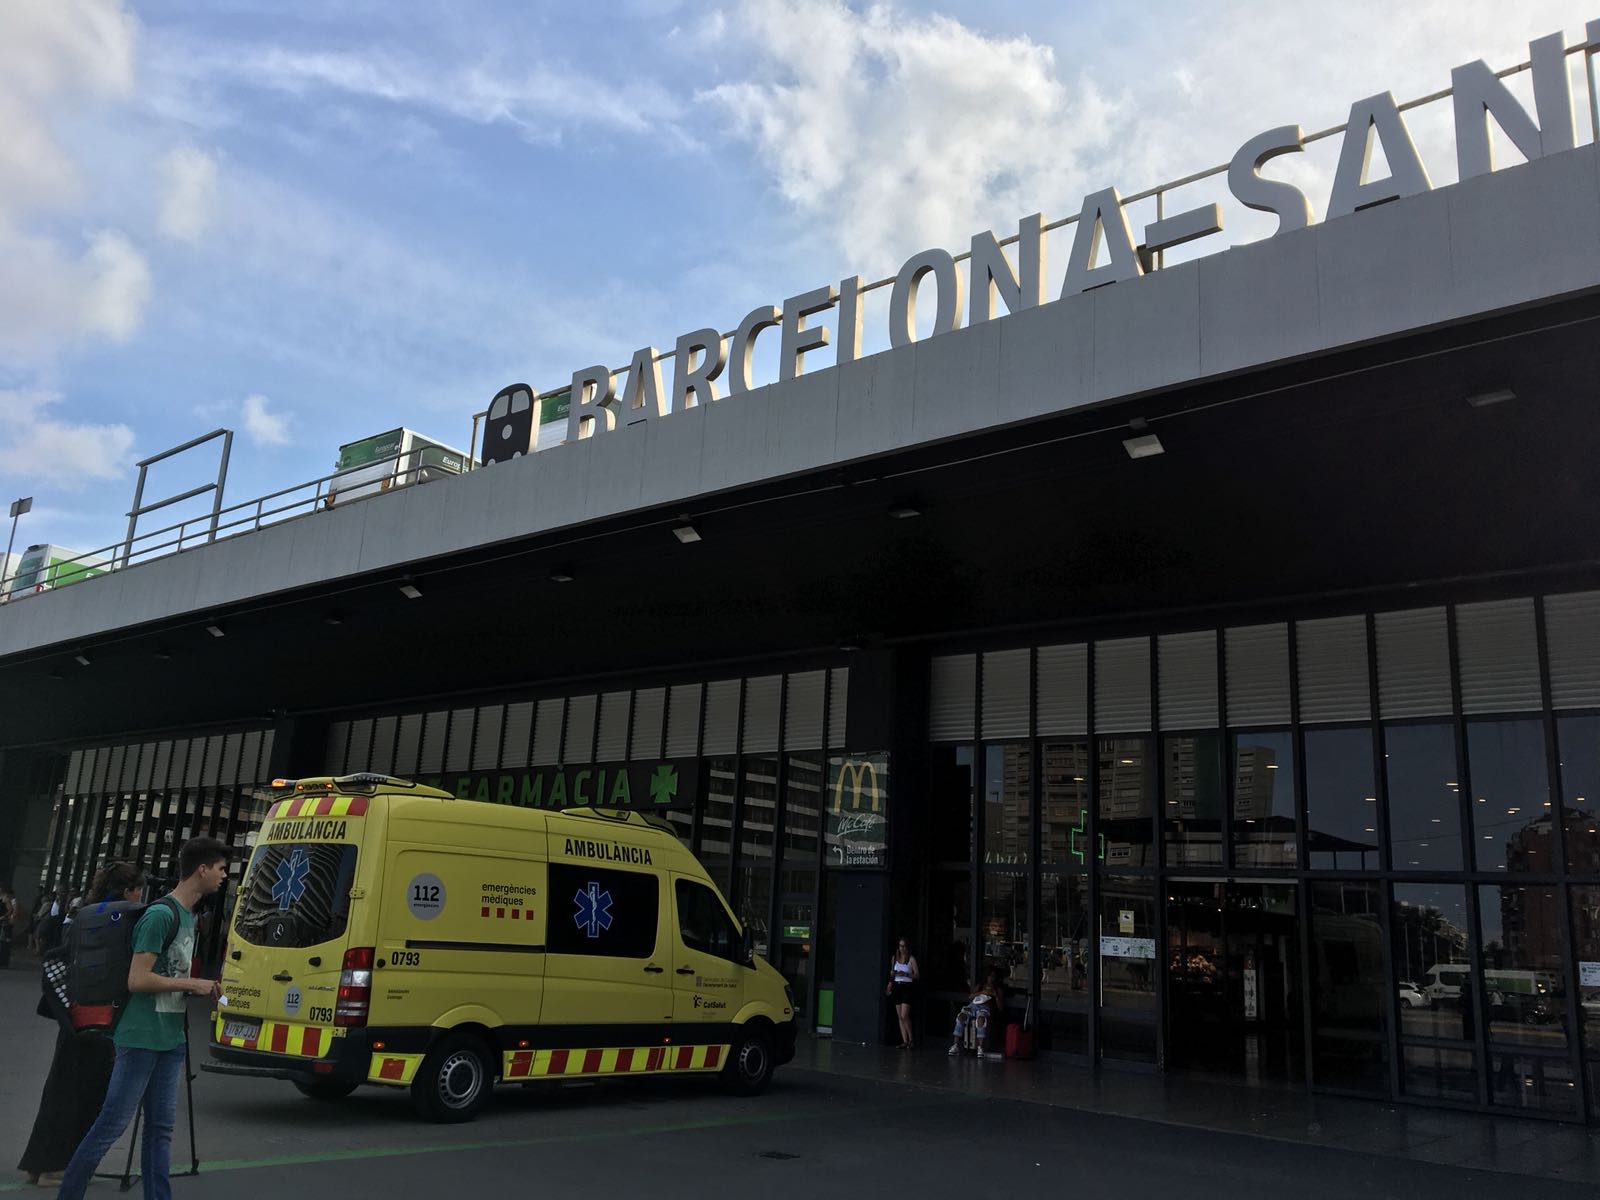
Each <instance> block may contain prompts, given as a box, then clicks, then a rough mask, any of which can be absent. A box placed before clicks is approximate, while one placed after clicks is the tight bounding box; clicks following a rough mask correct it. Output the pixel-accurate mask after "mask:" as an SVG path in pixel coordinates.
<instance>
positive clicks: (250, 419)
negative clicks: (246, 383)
mask: <svg viewBox="0 0 1600 1200" xmlns="http://www.w3.org/2000/svg"><path fill="white" fill-rule="evenodd" d="M268 403H269V401H268V400H267V398H266V397H265V396H263V395H261V394H260V393H259V392H255V393H252V394H251V395H248V396H246V397H245V398H244V404H243V406H242V409H241V414H242V416H243V419H244V431H245V433H246V434H247V435H249V438H250V440H251V441H252V442H254V443H255V444H256V445H258V446H287V445H288V444H289V417H288V415H287V414H285V413H275V412H268V411H267V404H268Z"/></svg>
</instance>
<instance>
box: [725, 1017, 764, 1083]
mask: <svg viewBox="0 0 1600 1200" xmlns="http://www.w3.org/2000/svg"><path fill="white" fill-rule="evenodd" d="M773 1065H774V1062H773V1057H772V1035H771V1034H769V1033H768V1032H767V1031H766V1030H765V1029H764V1028H762V1027H761V1026H760V1025H746V1026H744V1027H743V1029H741V1030H740V1032H739V1036H738V1040H737V1041H735V1042H734V1043H733V1054H732V1055H731V1056H730V1057H729V1058H728V1065H727V1066H726V1067H724V1068H723V1070H722V1086H723V1087H725V1088H726V1089H727V1090H728V1091H730V1092H732V1093H733V1094H734V1095H735V1096H759V1095H760V1094H761V1093H762V1092H764V1091H766V1089H767V1083H768V1082H769V1081H770V1080H771V1079H772V1068H773Z"/></svg>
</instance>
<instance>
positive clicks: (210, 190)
mask: <svg viewBox="0 0 1600 1200" xmlns="http://www.w3.org/2000/svg"><path fill="white" fill-rule="evenodd" d="M160 173H161V177H162V196H161V211H160V214H159V215H158V218H157V222H158V224H159V225H160V227H161V232H162V233H164V234H166V235H167V236H168V237H170V238H174V239H176V240H177V241H180V242H197V241H199V240H200V238H201V236H202V235H203V234H204V233H205V231H206V230H207V229H208V228H210V226H211V220H212V217H213V216H214V215H215V212H216V205H217V164H216V160H215V159H213V158H212V157H211V156H210V155H209V154H207V153H206V152H205V151H203V150H200V149H197V148H196V147H194V146H178V147H177V148H175V149H174V150H172V151H171V152H170V153H168V154H167V156H166V157H165V158H163V159H162V160H161V165H160Z"/></svg>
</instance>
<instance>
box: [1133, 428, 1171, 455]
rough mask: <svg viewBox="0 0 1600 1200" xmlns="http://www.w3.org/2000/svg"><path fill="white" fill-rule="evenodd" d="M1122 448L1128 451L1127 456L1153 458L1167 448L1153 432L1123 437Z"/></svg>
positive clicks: (1164, 451) (1163, 452)
mask: <svg viewBox="0 0 1600 1200" xmlns="http://www.w3.org/2000/svg"><path fill="white" fill-rule="evenodd" d="M1122 448H1123V449H1124V450H1126V451H1127V452H1128V457H1129V458H1154V457H1155V456H1156V455H1158V454H1165V453H1166V452H1167V448H1166V447H1165V446H1163V445H1162V444H1161V439H1160V438H1158V437H1157V436H1156V435H1155V434H1153V433H1145V434H1141V435H1140V436H1138V437H1131V438H1123V439H1122Z"/></svg>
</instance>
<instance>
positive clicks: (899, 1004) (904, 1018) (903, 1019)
mask: <svg viewBox="0 0 1600 1200" xmlns="http://www.w3.org/2000/svg"><path fill="white" fill-rule="evenodd" d="M921 978H922V975H921V972H919V971H918V970H917V960H916V958H915V957H914V956H913V955H912V953H911V944H910V943H909V942H907V941H906V940H905V938H901V939H900V941H899V943H898V944H897V945H896V946H895V948H894V957H893V958H891V959H890V960H889V986H888V987H886V988H884V989H883V994H884V995H885V996H888V997H889V1000H890V1002H891V1003H892V1004H893V1005H894V1012H895V1016H897V1017H899V1018H900V1049H902V1050H909V1049H911V993H912V990H913V989H914V988H915V987H916V985H917V982H918V980H920V979H921Z"/></svg>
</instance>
